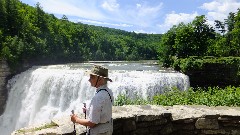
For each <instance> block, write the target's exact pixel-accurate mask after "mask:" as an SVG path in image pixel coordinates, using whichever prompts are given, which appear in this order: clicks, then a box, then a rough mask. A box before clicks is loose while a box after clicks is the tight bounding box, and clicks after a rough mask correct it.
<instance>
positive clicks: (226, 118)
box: [12, 105, 240, 135]
mask: <svg viewBox="0 0 240 135" xmlns="http://www.w3.org/2000/svg"><path fill="white" fill-rule="evenodd" d="M80 117H82V118H84V116H83V114H80ZM113 119H114V120H113V124H114V132H113V135H146V134H151V135H193V134H198V135H209V134H218V135H219V134H221V135H230V134H231V135H240V107H222V106H220V107H207V106H182V105H176V106H153V105H151V106H150V105H134V106H132V105H131V106H114V108H113ZM51 123H54V124H53V125H52V126H49V127H48V126H46V125H48V124H49V123H45V124H42V125H35V126H29V127H25V128H22V129H20V130H18V131H14V132H13V133H12V135H23V134H24V135H32V134H33V135H67V134H71V132H72V131H73V123H72V122H71V121H70V117H69V116H63V117H62V118H58V119H53V120H52V122H51ZM76 129H77V134H80V135H83V134H85V131H86V128H85V127H84V126H81V125H76Z"/></svg>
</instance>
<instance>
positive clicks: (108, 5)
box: [101, 0, 119, 11]
mask: <svg viewBox="0 0 240 135" xmlns="http://www.w3.org/2000/svg"><path fill="white" fill-rule="evenodd" d="M101 6H102V8H103V9H105V10H108V11H115V10H117V9H118V8H119V4H118V3H117V1H116V0H105V1H104V2H103V4H102V5H101Z"/></svg>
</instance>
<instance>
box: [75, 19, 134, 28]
mask: <svg viewBox="0 0 240 135" xmlns="http://www.w3.org/2000/svg"><path fill="white" fill-rule="evenodd" d="M77 22H82V23H88V24H89V23H91V24H98V25H105V26H106V25H108V26H117V27H132V25H128V24H124V23H119V24H114V23H107V22H100V21H94V20H84V19H78V20H77Z"/></svg>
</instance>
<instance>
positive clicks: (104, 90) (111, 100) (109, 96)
mask: <svg viewBox="0 0 240 135" xmlns="http://www.w3.org/2000/svg"><path fill="white" fill-rule="evenodd" d="M102 90H103V91H106V92H107V93H108V95H109V97H110V100H111V102H112V98H111V95H110V93H109V92H108V91H107V90H106V89H100V90H98V91H97V93H98V92H100V91H102Z"/></svg>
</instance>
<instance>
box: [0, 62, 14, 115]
mask: <svg viewBox="0 0 240 135" xmlns="http://www.w3.org/2000/svg"><path fill="white" fill-rule="evenodd" d="M10 74H11V73H10V68H9V67H8V65H7V62H6V61H5V60H1V59H0V115H1V114H2V113H3V111H4V108H5V105H6V100H7V94H8V91H7V88H6V85H7V80H8V77H9V76H10Z"/></svg>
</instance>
